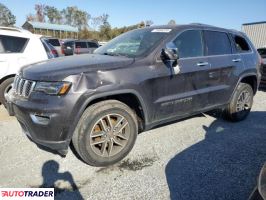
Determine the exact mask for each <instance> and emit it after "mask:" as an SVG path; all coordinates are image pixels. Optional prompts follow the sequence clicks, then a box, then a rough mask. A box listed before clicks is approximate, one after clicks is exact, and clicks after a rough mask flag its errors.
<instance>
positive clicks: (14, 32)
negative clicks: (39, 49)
mask: <svg viewBox="0 0 266 200" xmlns="http://www.w3.org/2000/svg"><path fill="white" fill-rule="evenodd" d="M0 34H1V35H9V36H16V37H27V38H29V37H32V36H33V34H32V33H31V32H29V31H27V30H25V29H22V28H17V27H4V26H0Z"/></svg>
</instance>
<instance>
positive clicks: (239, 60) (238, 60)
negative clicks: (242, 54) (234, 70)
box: [232, 58, 241, 62]
mask: <svg viewBox="0 0 266 200" xmlns="http://www.w3.org/2000/svg"><path fill="white" fill-rule="evenodd" d="M232 61H233V62H241V59H240V58H236V59H233V60H232Z"/></svg>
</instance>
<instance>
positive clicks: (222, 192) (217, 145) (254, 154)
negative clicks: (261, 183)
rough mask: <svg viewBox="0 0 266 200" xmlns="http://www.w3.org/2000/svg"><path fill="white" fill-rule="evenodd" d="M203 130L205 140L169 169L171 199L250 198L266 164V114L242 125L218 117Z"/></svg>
mask: <svg viewBox="0 0 266 200" xmlns="http://www.w3.org/2000/svg"><path fill="white" fill-rule="evenodd" d="M203 128H204V130H205V131H206V135H205V139H204V140H203V141H201V142H198V143H196V144H195V145H193V146H191V147H189V148H187V149H186V150H184V151H183V152H181V153H178V154H177V155H175V156H174V157H173V158H172V159H171V160H170V161H169V162H168V164H167V166H166V169H165V173H166V179H167V183H168V187H169V190H170V198H171V199H181V200H182V199H184V200H187V199H190V200H192V199H197V200H199V199H204V200H206V199H248V197H249V195H250V193H251V191H252V190H253V188H254V187H255V185H256V181H257V177H258V174H259V171H260V168H261V167H262V166H263V163H264V162H265V161H266V112H258V111H256V112H251V113H250V115H249V116H248V118H247V119H246V120H244V121H242V122H238V123H230V122H226V121H223V120H222V119H220V118H218V119H216V120H215V121H214V122H213V123H212V124H211V125H210V126H209V127H206V126H203ZM195 134H196V133H195Z"/></svg>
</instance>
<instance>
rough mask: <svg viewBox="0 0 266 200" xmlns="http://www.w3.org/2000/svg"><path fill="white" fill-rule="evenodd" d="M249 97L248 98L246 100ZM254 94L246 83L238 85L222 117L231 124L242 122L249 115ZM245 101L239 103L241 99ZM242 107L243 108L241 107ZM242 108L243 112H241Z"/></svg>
mask: <svg viewBox="0 0 266 200" xmlns="http://www.w3.org/2000/svg"><path fill="white" fill-rule="evenodd" d="M248 96H249V98H247V97H248ZM253 96H254V92H253V89H252V87H251V86H250V85H249V84H246V83H239V85H238V86H237V89H236V90H235V92H234V94H233V97H232V99H231V101H230V103H229V104H228V106H227V108H226V109H225V111H224V117H225V119H227V120H230V121H232V122H238V121H242V120H244V119H245V118H246V117H247V116H248V114H249V113H250V110H251V107H252V104H253ZM245 98H246V99H247V100H245V101H243V103H240V100H241V99H245ZM241 105H243V106H241ZM240 108H242V109H243V110H241V109H240Z"/></svg>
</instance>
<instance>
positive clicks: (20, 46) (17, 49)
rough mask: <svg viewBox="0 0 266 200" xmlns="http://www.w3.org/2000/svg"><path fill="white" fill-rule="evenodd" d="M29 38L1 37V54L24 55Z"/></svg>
mask: <svg viewBox="0 0 266 200" xmlns="http://www.w3.org/2000/svg"><path fill="white" fill-rule="evenodd" d="M27 41H28V39H27V38H21V37H13V36H6V35H0V43H1V45H0V46H1V47H0V53H23V51H24V49H25V46H26V44H27Z"/></svg>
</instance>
